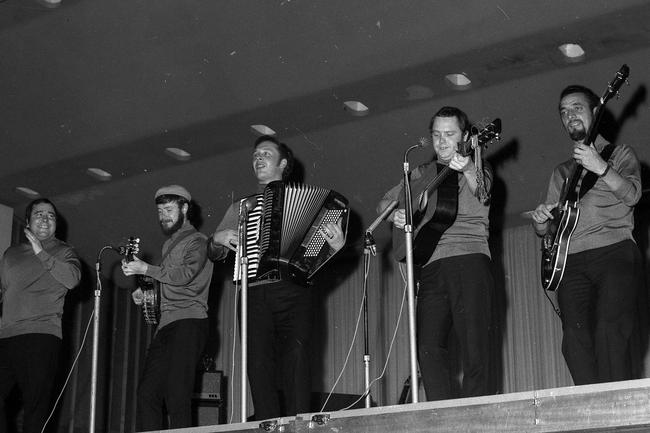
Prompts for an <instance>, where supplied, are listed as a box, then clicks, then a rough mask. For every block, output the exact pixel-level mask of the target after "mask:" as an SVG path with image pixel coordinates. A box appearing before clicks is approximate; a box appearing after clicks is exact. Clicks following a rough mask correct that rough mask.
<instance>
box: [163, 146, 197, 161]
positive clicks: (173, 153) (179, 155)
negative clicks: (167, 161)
mask: <svg viewBox="0 0 650 433" xmlns="http://www.w3.org/2000/svg"><path fill="white" fill-rule="evenodd" d="M165 155H167V156H169V157H171V158H174V159H175V160H177V161H188V160H189V159H190V158H192V154H191V153H189V152H188V151H186V150H183V149H179V148H178V147H167V148H165Z"/></svg>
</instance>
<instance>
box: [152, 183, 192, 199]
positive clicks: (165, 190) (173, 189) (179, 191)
mask: <svg viewBox="0 0 650 433" xmlns="http://www.w3.org/2000/svg"><path fill="white" fill-rule="evenodd" d="M168 194H171V195H177V196H180V197H183V198H184V199H185V200H187V201H192V196H191V195H190V193H189V191H188V190H186V189H185V188H183V187H182V186H180V185H167V186H163V187H161V188H160V189H158V191H156V195H155V196H154V199H157V198H158V197H160V196H161V195H168Z"/></svg>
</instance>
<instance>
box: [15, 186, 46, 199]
mask: <svg viewBox="0 0 650 433" xmlns="http://www.w3.org/2000/svg"><path fill="white" fill-rule="evenodd" d="M16 192H18V193H20V194H22V195H24V196H25V197H27V198H30V199H32V200H33V199H35V198H38V197H40V196H41V194H39V193H38V192H36V191H34V190H33V189H31V188H27V187H26V186H17V187H16Z"/></svg>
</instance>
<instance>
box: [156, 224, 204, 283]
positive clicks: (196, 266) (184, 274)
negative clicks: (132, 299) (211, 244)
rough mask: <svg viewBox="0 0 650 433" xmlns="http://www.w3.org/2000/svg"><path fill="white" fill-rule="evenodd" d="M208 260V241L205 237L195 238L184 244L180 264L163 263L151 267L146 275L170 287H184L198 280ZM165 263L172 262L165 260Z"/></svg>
mask: <svg viewBox="0 0 650 433" xmlns="http://www.w3.org/2000/svg"><path fill="white" fill-rule="evenodd" d="M176 248H178V247H176ZM206 260H207V248H206V239H205V237H204V236H194V237H192V239H190V240H189V241H188V242H187V243H185V244H184V246H183V253H182V260H181V261H180V262H174V263H162V264H161V265H160V266H154V265H149V267H148V268H147V272H146V275H148V276H150V277H152V278H153V279H155V280H157V281H160V282H161V283H164V284H169V285H170V286H184V285H187V284H188V283H190V282H191V281H192V280H193V279H194V278H196V276H197V275H198V274H199V273H200V272H201V270H202V269H203V266H204V265H205V261H206ZM165 262H172V261H171V260H165Z"/></svg>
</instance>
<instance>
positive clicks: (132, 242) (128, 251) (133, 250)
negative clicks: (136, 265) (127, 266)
mask: <svg viewBox="0 0 650 433" xmlns="http://www.w3.org/2000/svg"><path fill="white" fill-rule="evenodd" d="M139 252H140V238H136V237H133V236H129V239H127V241H126V246H125V248H124V255H125V256H126V260H127V261H129V262H130V261H132V260H133V256H134V255H136V254H138V253H139Z"/></svg>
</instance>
